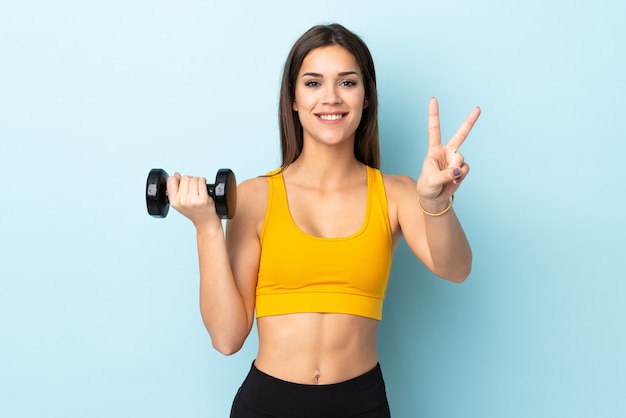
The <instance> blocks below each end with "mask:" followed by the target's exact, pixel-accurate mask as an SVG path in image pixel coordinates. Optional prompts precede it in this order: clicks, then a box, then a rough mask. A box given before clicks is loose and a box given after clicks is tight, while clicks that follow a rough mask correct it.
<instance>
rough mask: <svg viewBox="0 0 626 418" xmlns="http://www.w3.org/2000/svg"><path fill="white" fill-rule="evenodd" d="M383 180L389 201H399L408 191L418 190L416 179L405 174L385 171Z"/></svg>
mask: <svg viewBox="0 0 626 418" xmlns="http://www.w3.org/2000/svg"><path fill="white" fill-rule="evenodd" d="M383 182H384V184H385V191H386V192H387V199H388V200H389V203H397V202H398V200H399V199H401V198H403V197H405V196H406V194H407V192H409V191H413V190H416V187H417V186H416V184H417V183H416V181H415V180H413V179H412V178H411V177H409V176H407V175H404V174H386V173H383Z"/></svg>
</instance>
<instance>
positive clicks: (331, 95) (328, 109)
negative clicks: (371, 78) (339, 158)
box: [293, 45, 367, 148]
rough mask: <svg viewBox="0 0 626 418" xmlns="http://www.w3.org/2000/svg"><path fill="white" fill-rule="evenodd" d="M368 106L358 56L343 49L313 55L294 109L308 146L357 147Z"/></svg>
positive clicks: (328, 48)
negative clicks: (361, 124) (316, 144)
mask: <svg viewBox="0 0 626 418" xmlns="http://www.w3.org/2000/svg"><path fill="white" fill-rule="evenodd" d="M366 106H367V100H366V98H365V83H364V81H363V79H362V74H361V70H360V68H359V64H358V63H357V61H356V59H355V58H354V56H353V55H352V54H351V53H350V52H348V50H346V49H345V48H343V47H341V46H339V45H332V46H326V47H322V48H316V49H314V50H312V51H311V52H309V54H308V55H307V56H306V58H305V59H304V61H303V62H302V67H301V68H300V72H299V73H298V77H297V79H296V89H295V101H294V103H293V109H294V110H295V111H296V112H298V117H299V118H300V123H301V124H302V128H303V133H304V144H305V148H306V144H307V143H311V141H315V142H316V143H319V144H327V145H336V144H341V143H349V144H350V145H351V146H353V144H354V139H355V133H356V129H357V128H358V126H359V123H360V121H361V115H362V113H363V109H364V108H365V107H366Z"/></svg>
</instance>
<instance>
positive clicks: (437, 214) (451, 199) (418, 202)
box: [417, 195, 454, 216]
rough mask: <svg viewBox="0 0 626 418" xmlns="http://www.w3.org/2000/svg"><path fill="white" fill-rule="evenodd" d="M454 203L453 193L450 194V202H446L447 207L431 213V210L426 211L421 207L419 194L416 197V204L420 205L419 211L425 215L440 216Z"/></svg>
mask: <svg viewBox="0 0 626 418" xmlns="http://www.w3.org/2000/svg"><path fill="white" fill-rule="evenodd" d="M453 203H454V195H452V196H451V197H450V203H449V204H448V207H447V208H445V209H444V210H442V211H441V212H438V213H432V212H428V211H426V210H425V209H424V208H423V207H422V202H420V198H419V196H418V197H417V204H418V206H419V207H420V209H421V211H422V212H424V213H425V214H426V215H428V216H441V215H443V214H445V213H446V212H447V211H449V210H450V208H451V207H452V204H453Z"/></svg>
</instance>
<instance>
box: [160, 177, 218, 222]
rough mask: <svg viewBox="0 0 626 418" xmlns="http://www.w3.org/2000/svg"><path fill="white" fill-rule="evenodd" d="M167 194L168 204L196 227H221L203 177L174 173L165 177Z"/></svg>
mask: <svg viewBox="0 0 626 418" xmlns="http://www.w3.org/2000/svg"><path fill="white" fill-rule="evenodd" d="M167 196H168V200H169V201H170V206H172V207H173V208H174V209H176V210H177V211H178V212H180V213H181V214H183V215H184V216H185V217H187V218H189V220H191V222H193V224H194V226H195V227H196V229H199V228H202V227H209V228H211V227H215V228H221V227H222V221H221V217H220V216H219V215H218V214H217V212H216V211H215V203H214V201H213V199H212V198H211V197H210V196H209V192H208V190H207V182H206V179H205V178H204V177H191V176H181V175H180V174H179V173H175V174H174V175H173V176H170V177H169V178H168V179H167Z"/></svg>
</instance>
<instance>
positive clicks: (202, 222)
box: [168, 174, 266, 355]
mask: <svg viewBox="0 0 626 418" xmlns="http://www.w3.org/2000/svg"><path fill="white" fill-rule="evenodd" d="M170 179H171V180H170ZM170 179H168V194H169V196H170V204H171V205H172V207H174V208H175V209H177V210H178V211H179V212H181V213H182V214H183V215H185V216H186V217H188V218H189V219H190V220H191V221H192V222H193V224H194V226H195V227H196V237H197V243H198V262H199V268H200V311H201V314H202V319H203V321H204V324H205V326H206V328H207V331H208V332H209V334H210V336H211V341H212V343H213V346H214V347H215V348H216V349H217V350H218V351H219V352H221V353H223V354H226V355H230V354H233V353H235V352H237V351H238V350H239V349H240V348H241V347H242V346H243V343H244V342H245V339H246V338H247V336H248V335H249V333H250V330H251V328H252V324H253V321H254V304H255V287H256V279H257V272H258V264H259V257H260V243H259V237H258V230H259V225H260V223H259V222H262V216H263V213H264V209H265V206H264V205H262V204H259V202H258V201H257V199H258V198H262V197H263V195H262V193H261V192H262V190H263V187H260V189H261V190H259V187H254V183H257V184H262V181H258V180H257V179H254V180H249V181H248V182H244V183H242V184H241V185H239V187H238V190H237V195H238V196H237V205H238V206H237V211H236V214H235V217H234V218H233V219H232V220H230V221H228V225H227V229H226V238H225V237H224V230H223V227H222V222H221V220H220V219H219V217H218V215H217V214H216V213H215V207H214V204H213V201H212V199H211V198H210V197H209V196H208V193H207V191H206V180H205V179H204V178H193V177H182V176H180V175H178V174H176V175H174V176H172V177H170ZM260 180H264V179H260ZM265 190H266V189H265Z"/></svg>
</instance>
